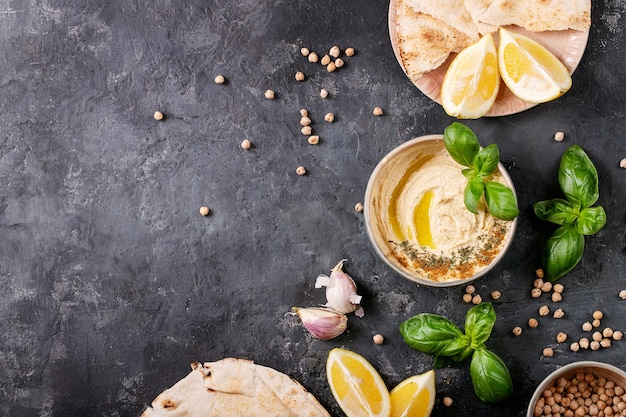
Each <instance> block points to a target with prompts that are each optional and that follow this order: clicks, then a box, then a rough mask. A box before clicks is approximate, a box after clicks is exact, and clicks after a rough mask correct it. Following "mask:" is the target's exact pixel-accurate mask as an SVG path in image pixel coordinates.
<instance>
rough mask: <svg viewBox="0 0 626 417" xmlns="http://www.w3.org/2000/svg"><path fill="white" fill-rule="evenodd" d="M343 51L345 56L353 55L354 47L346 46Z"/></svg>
mask: <svg viewBox="0 0 626 417" xmlns="http://www.w3.org/2000/svg"><path fill="white" fill-rule="evenodd" d="M344 53H345V54H346V56H352V55H354V48H346V50H345V51H344Z"/></svg>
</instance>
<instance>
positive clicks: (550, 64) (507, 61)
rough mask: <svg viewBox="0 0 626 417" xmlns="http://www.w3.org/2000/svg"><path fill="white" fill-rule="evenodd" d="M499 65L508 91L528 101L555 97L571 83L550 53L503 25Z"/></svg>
mask: <svg viewBox="0 0 626 417" xmlns="http://www.w3.org/2000/svg"><path fill="white" fill-rule="evenodd" d="M498 64H499V65H498V66H499V68H500V75H501V76H502V80H503V81H504V83H505V84H506V85H507V87H509V90H511V92H512V93H513V94H515V95H516V96H517V97H519V98H521V99H522V100H525V101H529V102H531V103H545V102H546V101H550V100H554V99H556V98H558V97H560V96H561V95H563V94H564V93H565V92H566V91H567V90H569V89H570V87H571V86H572V77H571V76H570V73H569V71H568V70H567V68H566V67H565V65H563V63H562V62H561V61H560V60H559V59H558V58H557V57H556V56H554V54H552V52H550V51H549V50H547V49H546V48H545V47H544V46H543V45H541V44H540V43H538V42H536V41H535V40H533V39H530V38H529V37H527V36H525V35H521V34H519V33H513V32H511V31H509V30H506V29H502V28H500V44H499V46H498Z"/></svg>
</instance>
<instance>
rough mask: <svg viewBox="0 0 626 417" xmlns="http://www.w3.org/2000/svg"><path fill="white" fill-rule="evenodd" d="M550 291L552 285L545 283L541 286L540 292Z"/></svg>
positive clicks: (548, 282)
mask: <svg viewBox="0 0 626 417" xmlns="http://www.w3.org/2000/svg"><path fill="white" fill-rule="evenodd" d="M551 290H552V283H551V282H550V281H546V282H544V283H543V285H542V286H541V291H543V292H550V291H551Z"/></svg>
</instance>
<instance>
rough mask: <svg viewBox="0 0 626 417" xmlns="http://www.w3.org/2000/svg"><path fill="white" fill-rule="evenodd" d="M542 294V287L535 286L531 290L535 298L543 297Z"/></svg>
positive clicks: (531, 294)
mask: <svg viewBox="0 0 626 417" xmlns="http://www.w3.org/2000/svg"><path fill="white" fill-rule="evenodd" d="M541 294H542V292H541V288H533V289H532V290H531V291H530V296H531V297H533V298H539V297H541Z"/></svg>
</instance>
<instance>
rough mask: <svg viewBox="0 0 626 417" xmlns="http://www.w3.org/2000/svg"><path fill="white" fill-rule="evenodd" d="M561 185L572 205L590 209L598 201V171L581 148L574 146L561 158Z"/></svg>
mask: <svg viewBox="0 0 626 417" xmlns="http://www.w3.org/2000/svg"><path fill="white" fill-rule="evenodd" d="M559 185H560V186H561V190H562V191H563V193H564V194H565V196H566V197H567V199H568V200H569V201H571V202H572V203H579V204H580V205H581V206H582V207H590V206H591V205H592V204H594V203H595V202H596V201H598V198H599V196H600V193H599V191H598V171H596V167H595V166H594V165H593V162H591V160H590V159H589V157H588V156H587V154H586V153H585V151H584V150H583V149H582V148H581V147H580V146H578V145H572V146H571V147H570V148H569V149H567V150H566V151H565V153H564V154H563V156H562V157H561V164H560V166H559Z"/></svg>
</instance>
